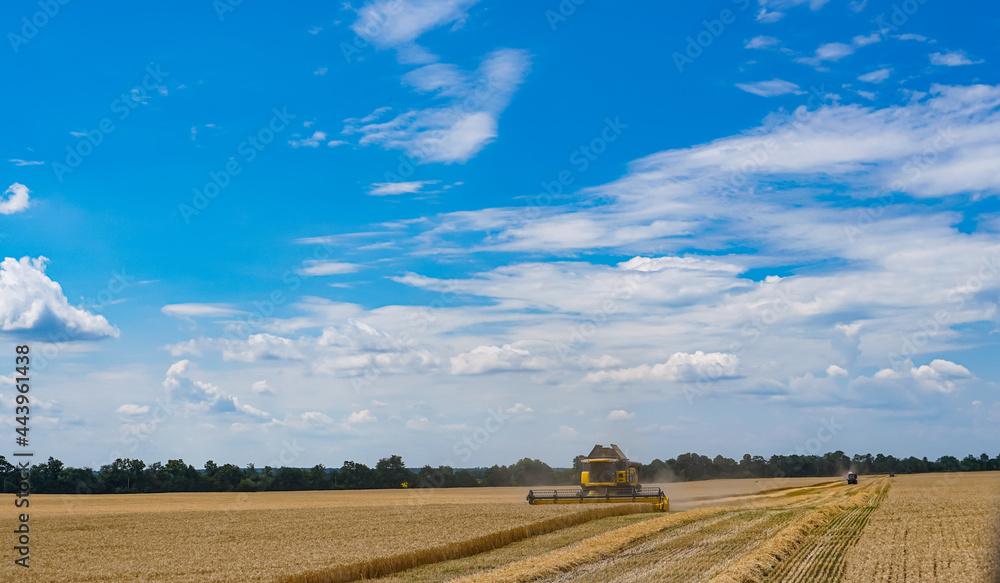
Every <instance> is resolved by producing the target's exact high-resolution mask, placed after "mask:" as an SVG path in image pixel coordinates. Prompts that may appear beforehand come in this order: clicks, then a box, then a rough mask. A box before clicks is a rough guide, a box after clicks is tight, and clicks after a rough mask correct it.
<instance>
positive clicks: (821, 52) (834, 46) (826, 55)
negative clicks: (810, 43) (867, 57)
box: [795, 43, 854, 67]
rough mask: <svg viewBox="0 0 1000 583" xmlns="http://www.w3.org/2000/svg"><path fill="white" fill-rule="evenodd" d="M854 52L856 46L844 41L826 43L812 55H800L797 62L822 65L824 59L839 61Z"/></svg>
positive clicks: (816, 65)
mask: <svg viewBox="0 0 1000 583" xmlns="http://www.w3.org/2000/svg"><path fill="white" fill-rule="evenodd" d="M853 54H854V47H853V46H851V45H848V44H844V43H826V44H822V45H820V46H819V47H818V48H817V49H816V54H815V55H813V56H812V57H800V58H798V59H795V60H796V62H799V63H805V64H807V65H813V66H814V67H818V66H820V65H821V64H822V63H823V61H839V60H840V59H842V58H844V57H846V56H848V55H853Z"/></svg>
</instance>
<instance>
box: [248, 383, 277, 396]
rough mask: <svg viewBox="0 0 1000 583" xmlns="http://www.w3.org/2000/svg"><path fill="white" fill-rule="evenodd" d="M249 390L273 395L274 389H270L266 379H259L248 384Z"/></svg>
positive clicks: (259, 393)
mask: <svg viewBox="0 0 1000 583" xmlns="http://www.w3.org/2000/svg"><path fill="white" fill-rule="evenodd" d="M250 390H251V391H253V392H254V394H257V395H273V394H274V389H272V388H271V386H270V385H268V384H267V381H266V380H260V381H256V382H254V383H253V384H252V385H250Z"/></svg>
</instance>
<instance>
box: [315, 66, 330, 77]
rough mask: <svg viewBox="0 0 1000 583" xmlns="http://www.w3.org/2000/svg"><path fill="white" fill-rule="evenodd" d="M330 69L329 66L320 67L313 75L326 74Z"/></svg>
mask: <svg viewBox="0 0 1000 583" xmlns="http://www.w3.org/2000/svg"><path fill="white" fill-rule="evenodd" d="M329 70H330V69H328V68H327V67H320V68H318V69H316V70H315V71H313V75H319V76H322V75H326V72H327V71H329Z"/></svg>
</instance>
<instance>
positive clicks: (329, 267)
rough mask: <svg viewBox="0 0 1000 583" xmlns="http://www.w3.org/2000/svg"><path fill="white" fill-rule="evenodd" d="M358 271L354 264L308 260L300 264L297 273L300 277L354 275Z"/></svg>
mask: <svg viewBox="0 0 1000 583" xmlns="http://www.w3.org/2000/svg"><path fill="white" fill-rule="evenodd" d="M357 270H358V266H357V265H356V264H354V263H345V262H341V261H323V260H316V259H313V260H309V261H306V262H305V263H303V264H302V268H301V269H299V273H300V274H302V275H312V276H317V275H342V274H345V273H354V272H355V271H357Z"/></svg>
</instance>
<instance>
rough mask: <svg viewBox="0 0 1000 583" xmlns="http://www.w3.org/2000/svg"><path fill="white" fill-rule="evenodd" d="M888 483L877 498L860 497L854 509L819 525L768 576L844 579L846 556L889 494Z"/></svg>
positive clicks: (790, 580) (783, 582) (783, 581)
mask: <svg viewBox="0 0 1000 583" xmlns="http://www.w3.org/2000/svg"><path fill="white" fill-rule="evenodd" d="M888 490H889V485H888V484H885V485H884V486H883V487H882V488H881V489H880V491H879V493H878V494H876V495H875V496H868V497H862V498H859V499H858V500H857V501H856V502H855V504H856V505H855V506H854V507H849V508H848V510H847V511H846V512H844V513H842V514H841V515H840V516H837V517H835V518H834V519H833V520H831V521H830V522H829V523H827V524H826V525H822V526H820V527H819V528H818V529H816V531H814V532H813V533H812V534H811V535H810V536H809V537H808V538H807V539H806V541H805V542H804V543H803V544H802V545H801V546H800V547H799V549H798V550H797V551H796V552H795V553H793V554H792V555H791V556H790V557H788V558H787V559H785V560H783V561H781V562H780V563H779V564H778V565H777V567H776V568H775V570H774V571H773V572H772V573H771V574H770V575H769V577H768V580H769V581H774V582H775V583H797V582H800V581H808V582H817V583H820V582H822V583H827V582H830V583H833V582H836V581H841V580H842V579H843V578H844V572H845V570H846V566H847V562H846V560H845V553H846V552H847V551H848V550H849V549H850V548H851V547H853V546H854V544H855V543H857V541H858V539H859V538H860V537H861V532H862V531H863V530H864V528H865V525H867V524H868V521H869V519H870V518H871V515H872V513H873V512H874V511H875V510H877V509H878V507H879V505H880V504H881V503H882V501H883V500H884V499H885V496H886V494H887V493H888Z"/></svg>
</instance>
